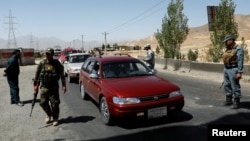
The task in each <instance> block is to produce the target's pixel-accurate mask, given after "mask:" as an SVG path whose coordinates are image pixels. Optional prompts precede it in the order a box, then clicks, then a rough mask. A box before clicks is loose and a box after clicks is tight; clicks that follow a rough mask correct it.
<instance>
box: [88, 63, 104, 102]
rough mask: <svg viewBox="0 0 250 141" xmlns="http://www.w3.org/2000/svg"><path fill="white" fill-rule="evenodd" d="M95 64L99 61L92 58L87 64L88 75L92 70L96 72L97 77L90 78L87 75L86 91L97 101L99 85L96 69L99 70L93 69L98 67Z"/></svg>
mask: <svg viewBox="0 0 250 141" xmlns="http://www.w3.org/2000/svg"><path fill="white" fill-rule="evenodd" d="M97 65H99V63H98V62H97V61H96V60H93V61H91V63H90V64H89V66H88V70H89V71H88V72H89V76H90V75H91V73H92V72H95V73H96V72H97V73H96V75H97V78H91V77H88V82H87V87H86V89H87V91H88V94H89V95H90V96H91V97H92V98H93V99H95V100H96V101H97V102H98V99H99V98H98V97H99V94H100V90H101V87H100V85H99V81H100V80H99V76H98V75H99V73H98V71H99V70H94V68H98V67H96V66H97Z"/></svg>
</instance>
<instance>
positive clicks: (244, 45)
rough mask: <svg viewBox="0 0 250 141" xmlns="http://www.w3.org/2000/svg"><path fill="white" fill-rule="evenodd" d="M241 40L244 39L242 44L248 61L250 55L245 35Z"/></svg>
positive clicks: (245, 58) (245, 60)
mask: <svg viewBox="0 0 250 141" xmlns="http://www.w3.org/2000/svg"><path fill="white" fill-rule="evenodd" d="M241 41H242V43H241V46H242V47H243V50H244V62H248V61H249V59H250V58H249V55H248V50H247V44H246V40H245V38H244V37H242V39H241Z"/></svg>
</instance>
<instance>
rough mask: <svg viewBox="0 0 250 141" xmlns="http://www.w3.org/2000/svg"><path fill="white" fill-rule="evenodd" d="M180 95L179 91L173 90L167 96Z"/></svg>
mask: <svg viewBox="0 0 250 141" xmlns="http://www.w3.org/2000/svg"><path fill="white" fill-rule="evenodd" d="M180 95H182V94H181V91H173V92H171V93H169V98H171V97H176V96H180Z"/></svg>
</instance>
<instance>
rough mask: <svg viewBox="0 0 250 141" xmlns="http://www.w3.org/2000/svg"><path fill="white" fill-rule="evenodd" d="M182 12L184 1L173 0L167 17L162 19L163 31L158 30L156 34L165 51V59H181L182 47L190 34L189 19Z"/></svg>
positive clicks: (168, 8)
mask: <svg viewBox="0 0 250 141" xmlns="http://www.w3.org/2000/svg"><path fill="white" fill-rule="evenodd" d="M182 11H183V0H171V2H170V4H169V5H168V7H167V15H165V16H164V18H163V19H162V29H161V30H159V29H157V32H156V33H155V37H156V39H157V41H158V44H159V46H160V48H162V49H163V51H164V58H176V57H178V58H179V57H181V55H180V47H181V44H182V43H183V42H184V41H185V40H186V36H187V35H188V32H189V28H188V26H187V22H188V18H187V17H186V16H185V15H184V14H183V13H182Z"/></svg>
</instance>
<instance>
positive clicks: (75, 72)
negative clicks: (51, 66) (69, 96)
mask: <svg viewBox="0 0 250 141" xmlns="http://www.w3.org/2000/svg"><path fill="white" fill-rule="evenodd" d="M89 56H90V54H87V53H72V54H69V61H66V62H65V65H64V67H65V68H64V73H65V76H66V77H67V80H68V82H69V83H71V82H72V80H73V79H76V78H79V73H80V69H81V66H82V64H83V63H84V61H85V60H86V59H87V58H88V57H89Z"/></svg>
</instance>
